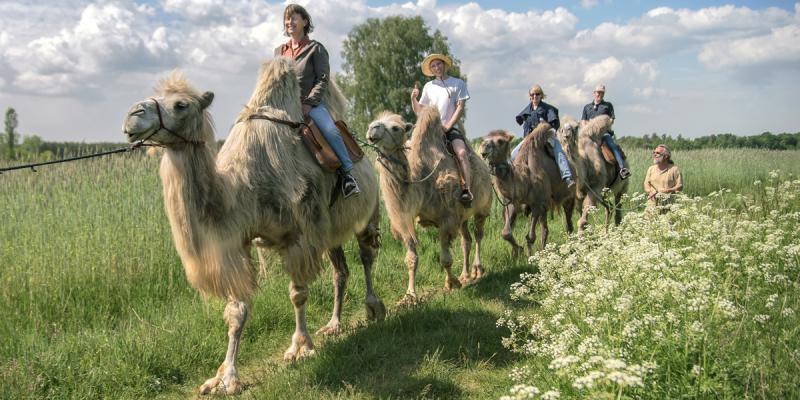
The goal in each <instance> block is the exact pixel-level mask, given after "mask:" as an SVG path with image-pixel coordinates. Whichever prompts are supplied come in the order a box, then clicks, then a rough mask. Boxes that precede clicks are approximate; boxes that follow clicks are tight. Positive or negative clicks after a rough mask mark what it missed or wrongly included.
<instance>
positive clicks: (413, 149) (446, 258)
mask: <svg viewBox="0 0 800 400" xmlns="http://www.w3.org/2000/svg"><path fill="white" fill-rule="evenodd" d="M410 127H411V125H410V124H406V123H405V121H403V119H402V117H400V116H399V115H397V114H393V113H389V112H384V113H382V114H380V115H379V116H378V118H377V119H376V120H375V121H373V122H372V123H370V125H369V130H368V131H367V140H369V142H370V143H371V144H372V145H373V146H375V147H376V148H378V149H379V151H380V152H381V154H380V155H379V157H378V160H377V161H378V164H379V167H378V171H379V172H380V177H381V178H380V184H381V192H382V193H383V201H384V204H385V206H386V211H387V213H388V214H389V221H390V223H391V228H392V234H393V235H394V237H395V238H396V239H399V240H402V242H403V245H405V247H406V266H407V267H408V289H407V290H406V294H405V295H404V296H403V298H402V299H401V300H400V303H401V304H414V303H415V302H416V301H417V292H416V286H415V276H416V271H417V264H418V261H419V259H418V256H417V244H418V240H417V233H416V228H415V225H414V222H415V219H416V220H418V222H419V224H420V225H422V226H435V227H437V228H438V229H439V244H440V246H441V250H440V251H441V253H440V255H439V262H440V263H441V264H442V267H443V268H444V270H445V272H446V275H447V276H446V278H445V282H444V287H445V289H447V290H451V289H454V288H459V287H461V285H462V284H464V283H467V282H468V281H470V280H471V279H478V278H480V277H481V276H482V275H483V274H484V270H483V266H482V265H481V240H482V239H483V226H484V223H485V221H486V218H487V217H488V216H489V212H490V211H491V207H492V193H491V190H492V187H491V183H490V180H489V169H488V168H487V167H486V165H485V164H484V163H483V162H481V161H480V159H478V157H477V156H476V155H475V154H474V153H473V152H472V151H471V150H469V161H470V163H469V164H470V165H469V168H471V172H472V194H473V196H474V199H473V201H472V207H471V208H465V207H464V206H463V205H462V204H461V202H459V201H458V198H459V196H460V194H461V187H460V185H459V178H458V172H457V171H458V170H457V169H456V163H455V160H454V159H453V157H452V156H450V155H448V153H447V149H446V147H445V144H444V140H443V136H444V131H443V128H442V122H441V120H440V119H439V111H438V110H436V109H435V108H433V107H425V108H424V109H423V110H421V111H420V113H419V115H418V119H417V125H416V128H414V131H413V134H412V136H411V139H410V140H409V142H408V146H409V147H408V148H406V136H407V132H408V130H409V129H410ZM473 217H474V221H475V232H474V233H475V241H476V243H475V259H474V263H473V269H472V271H471V272H470V265H469V256H470V247H471V246H472V238H471V236H470V232H469V228H468V222H469V220H470V218H473ZM457 232H460V234H461V251H462V253H463V256H464V264H463V269H462V271H461V276H460V277H459V279H456V278H455V277H454V276H453V274H452V272H451V270H450V268H451V266H452V264H453V259H452V257H451V256H450V242H451V241H452V240H453V237H454V236H455V235H456V233H457Z"/></svg>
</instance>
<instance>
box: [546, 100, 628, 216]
mask: <svg viewBox="0 0 800 400" xmlns="http://www.w3.org/2000/svg"><path fill="white" fill-rule="evenodd" d="M613 123H614V120H613V119H611V117H609V116H608V115H600V116H597V117H594V118H592V119H591V120H590V121H588V122H587V123H586V124H584V125H583V126H581V125H580V124H579V123H578V121H576V120H575V119H574V118H572V117H569V116H566V117H564V118H562V119H561V127H560V128H559V129H558V138H559V140H560V141H561V144H562V146H563V147H564V153H566V155H567V159H568V160H569V162H570V165H572V167H573V168H574V169H575V175H576V178H577V179H576V185H575V186H576V187H577V189H576V197H577V203H578V204H582V205H583V212H582V213H581V218H580V219H579V220H578V230H583V229H584V228H585V227H586V224H587V223H588V215H589V209H590V208H591V207H597V205H598V204H600V205H602V206H603V207H604V208H605V209H606V229H608V224H609V222H610V220H611V212H612V210H613V211H614V224H615V225H619V223H620V222H621V221H622V209H621V208H620V202H621V200H622V195H623V194H624V193H625V192H627V191H628V183H629V181H630V180H629V179H620V177H619V173H617V167H616V165H614V164H612V163H609V162H608V161H606V159H605V158H604V157H603V153H602V151H601V150H600V142H601V140H602V138H603V134H604V133H606V132H607V131H608V130H609V129H611V125H612V124H613ZM606 191H610V192H611V193H612V194H613V201H611V202H610V201H608V200H605V199H604V198H603V197H604V196H605V192H606Z"/></svg>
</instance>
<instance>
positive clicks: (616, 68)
mask: <svg viewBox="0 0 800 400" xmlns="http://www.w3.org/2000/svg"><path fill="white" fill-rule="evenodd" d="M620 71H622V63H621V62H620V61H619V60H617V59H616V58H614V57H608V58H605V59H603V60H601V61H600V62H599V63H596V64H594V65H592V66H591V67H589V68H588V69H587V70H586V73H585V74H583V83H584V84H585V85H588V86H592V85H596V84H598V83H603V82H607V81H610V80H612V79H614V78H616V76H617V74H618V73H619V72H620Z"/></svg>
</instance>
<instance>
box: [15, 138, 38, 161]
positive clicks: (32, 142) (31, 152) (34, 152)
mask: <svg viewBox="0 0 800 400" xmlns="http://www.w3.org/2000/svg"><path fill="white" fill-rule="evenodd" d="M42 144H44V141H43V140H42V138H40V137H39V136H37V135H31V136H25V138H23V139H22V144H21V145H19V150H20V152H21V153H23V154H24V155H25V156H26V157H28V158H36V157H38V156H39V153H40V152H41V149H42Z"/></svg>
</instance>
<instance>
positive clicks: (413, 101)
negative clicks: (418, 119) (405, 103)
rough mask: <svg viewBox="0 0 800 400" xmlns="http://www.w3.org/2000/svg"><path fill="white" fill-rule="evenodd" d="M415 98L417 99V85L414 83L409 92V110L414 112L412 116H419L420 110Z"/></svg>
mask: <svg viewBox="0 0 800 400" xmlns="http://www.w3.org/2000/svg"><path fill="white" fill-rule="evenodd" d="M417 97H419V85H418V84H417V83H414V89H412V90H411V109H412V110H414V114H419V109H420V108H422V106H421V105H420V104H419V100H417Z"/></svg>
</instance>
